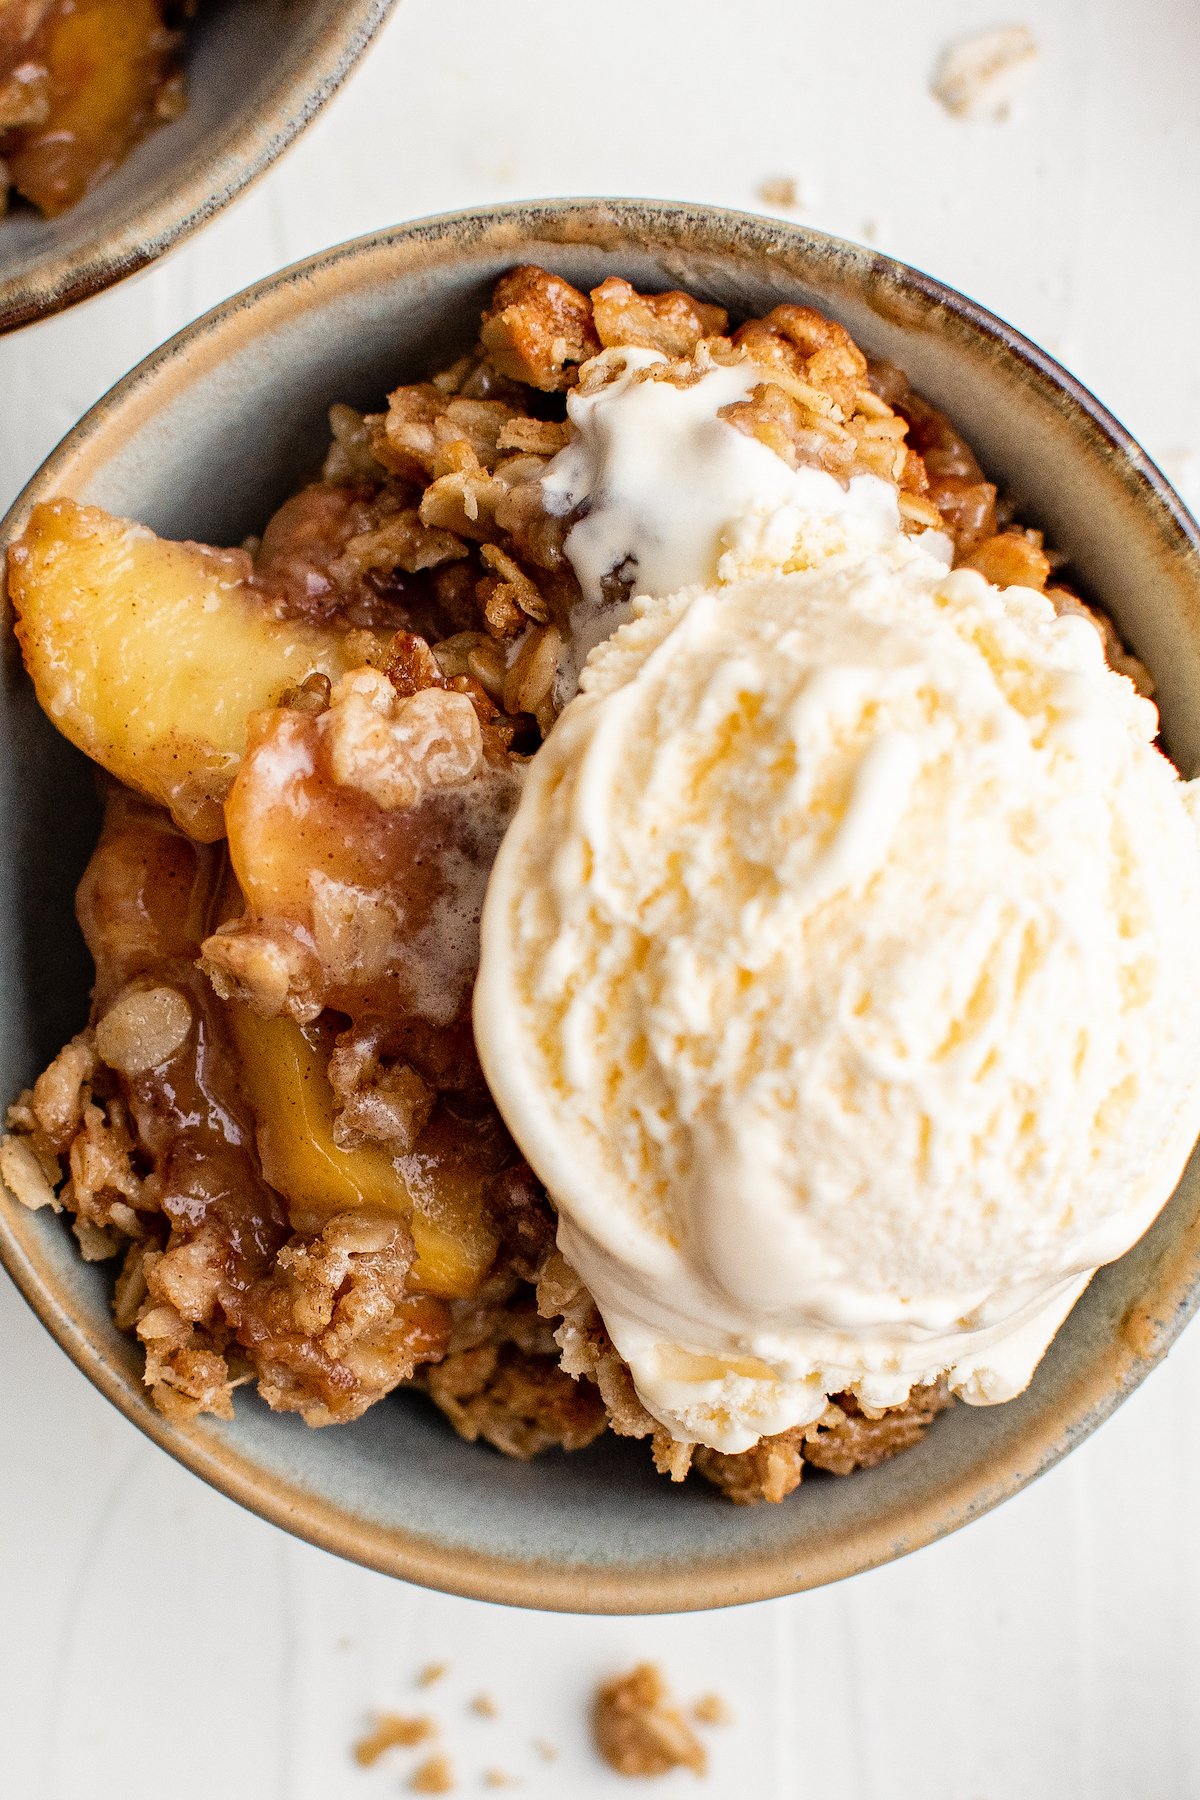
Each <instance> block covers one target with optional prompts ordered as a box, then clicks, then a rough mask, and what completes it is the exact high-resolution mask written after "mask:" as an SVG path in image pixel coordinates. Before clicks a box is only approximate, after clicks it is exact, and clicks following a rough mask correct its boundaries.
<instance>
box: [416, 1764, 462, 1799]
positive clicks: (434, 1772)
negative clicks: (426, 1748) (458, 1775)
mask: <svg viewBox="0 0 1200 1800" xmlns="http://www.w3.org/2000/svg"><path fill="white" fill-rule="evenodd" d="M408 1785H409V1789H410V1791H411V1792H412V1793H414V1794H449V1793H450V1792H452V1790H453V1788H454V1770H453V1769H452V1768H451V1766H450V1758H449V1757H448V1756H431V1757H429V1758H428V1759H427V1760H426V1761H425V1762H423V1763H422V1764H421V1766H420V1768H419V1769H414V1770H413V1772H412V1774H411V1775H410V1776H409V1778H408Z"/></svg>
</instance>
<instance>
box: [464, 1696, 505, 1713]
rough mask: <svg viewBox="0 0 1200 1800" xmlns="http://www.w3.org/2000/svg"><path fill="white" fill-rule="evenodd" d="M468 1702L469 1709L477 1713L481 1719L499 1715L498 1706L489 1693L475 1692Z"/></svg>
mask: <svg viewBox="0 0 1200 1800" xmlns="http://www.w3.org/2000/svg"><path fill="white" fill-rule="evenodd" d="M470 1704H471V1711H472V1712H473V1713H478V1715H479V1717H480V1718H481V1719H495V1718H498V1717H499V1716H500V1708H499V1707H498V1706H497V1705H496V1702H495V1701H494V1700H493V1699H492V1696H491V1695H490V1694H476V1695H475V1697H474V1699H473V1700H472V1701H471V1703H470Z"/></svg>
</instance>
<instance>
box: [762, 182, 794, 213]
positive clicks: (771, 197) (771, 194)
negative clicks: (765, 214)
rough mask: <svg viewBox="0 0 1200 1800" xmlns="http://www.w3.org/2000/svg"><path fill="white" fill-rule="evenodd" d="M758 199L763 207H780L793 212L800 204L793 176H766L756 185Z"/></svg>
mask: <svg viewBox="0 0 1200 1800" xmlns="http://www.w3.org/2000/svg"><path fill="white" fill-rule="evenodd" d="M758 197H759V199H760V200H761V201H762V203H763V205H764V206H775V207H781V208H782V209H783V210H784V211H786V212H794V211H795V209H796V208H797V207H798V206H799V205H800V204H801V200H800V186H799V183H798V182H797V181H796V179H795V177H794V176H793V175H768V176H767V178H766V180H765V181H760V182H759V184H758Z"/></svg>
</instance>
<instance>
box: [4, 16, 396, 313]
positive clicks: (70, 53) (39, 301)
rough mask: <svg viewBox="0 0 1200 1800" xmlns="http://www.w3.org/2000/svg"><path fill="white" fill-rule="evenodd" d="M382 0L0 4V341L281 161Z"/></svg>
mask: <svg viewBox="0 0 1200 1800" xmlns="http://www.w3.org/2000/svg"><path fill="white" fill-rule="evenodd" d="M390 6H391V0H0V330H8V329H10V328H13V327H15V326H18V325H24V324H27V323H29V322H30V321H32V320H34V319H39V318H44V317H46V316H47V315H49V314H51V313H55V312H59V311H61V310H62V309H63V308H64V307H67V306H71V305H73V304H74V303H75V302H76V301H78V300H83V299H86V298H87V297H88V296H89V295H91V294H95V293H99V292H100V291H101V289H103V288H106V287H109V286H111V284H112V283H113V282H115V281H119V280H121V279H122V278H123V277H124V276H126V275H129V274H132V273H133V272H134V271H135V270H137V269H140V268H142V267H144V266H145V264H147V263H149V262H151V261H153V259H154V258H155V257H157V256H160V255H162V253H163V252H164V251H165V250H168V249H169V248H170V247H171V245H173V244H174V243H176V242H178V240H179V239H180V238H181V237H183V236H184V235H185V234H186V233H187V232H188V231H191V230H194V229H195V227H196V226H198V225H200V224H202V223H203V222H204V221H205V220H206V219H208V218H210V217H211V216H212V215H213V213H215V212H216V211H217V210H218V209H219V208H220V207H221V206H223V205H224V204H225V203H226V202H227V201H228V200H231V199H232V198H233V197H234V195H235V194H237V193H239V192H240V191H241V189H242V188H243V187H245V186H246V185H247V183H248V182H250V181H253V180H254V179H255V177H256V176H258V175H260V174H261V173H262V172H263V170H264V169H266V168H267V167H269V165H270V164H271V163H272V162H273V161H274V160H275V158H276V157H277V156H279V155H280V154H281V153H282V151H284V150H285V149H286V148H287V146H288V145H289V144H290V143H291V141H292V139H293V138H294V137H295V136H296V134H297V132H298V131H301V130H302V129H303V128H304V126H305V125H306V124H307V123H308V122H309V120H310V119H312V118H313V117H314V116H315V114H316V113H317V111H318V110H319V109H320V107H321V106H322V105H323V104H324V102H325V101H326V100H327V99H328V98H329V96H330V95H331V94H332V93H333V92H334V91H335V90H336V88H337V87H338V86H339V84H340V83H341V81H342V80H343V79H344V78H345V76H346V75H347V74H348V73H349V71H350V70H351V69H352V68H353V66H354V64H355V62H356V61H357V60H358V58H359V56H361V54H362V52H363V51H364V50H365V48H366V46H367V44H368V43H369V42H370V40H371V37H372V36H373V34H374V33H375V31H376V30H377V29H378V28H379V25H380V24H381V23H382V21H383V19H384V18H385V17H386V15H387V13H388V12H389V10H390Z"/></svg>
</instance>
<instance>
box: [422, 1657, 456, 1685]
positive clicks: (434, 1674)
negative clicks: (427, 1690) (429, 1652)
mask: <svg viewBox="0 0 1200 1800" xmlns="http://www.w3.org/2000/svg"><path fill="white" fill-rule="evenodd" d="M449 1667H450V1664H449V1663H444V1662H431V1663H426V1664H425V1667H424V1668H423V1669H421V1670H420V1671H419V1672H418V1675H417V1686H418V1687H432V1686H433V1684H434V1682H435V1681H440V1680H441V1679H442V1676H443V1675H445V1674H446V1672H447V1670H448V1669H449Z"/></svg>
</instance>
